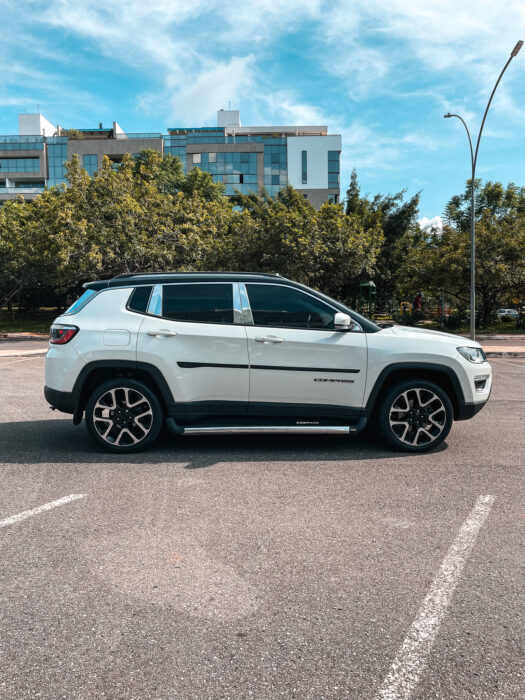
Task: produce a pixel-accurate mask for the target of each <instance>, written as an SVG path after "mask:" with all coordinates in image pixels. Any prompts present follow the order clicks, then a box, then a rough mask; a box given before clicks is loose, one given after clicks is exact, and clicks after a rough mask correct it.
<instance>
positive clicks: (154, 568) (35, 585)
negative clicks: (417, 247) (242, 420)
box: [0, 358, 525, 700]
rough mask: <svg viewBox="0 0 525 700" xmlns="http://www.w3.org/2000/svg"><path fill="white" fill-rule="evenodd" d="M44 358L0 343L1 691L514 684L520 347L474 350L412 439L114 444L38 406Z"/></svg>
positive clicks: (519, 680) (522, 417) (521, 622)
mask: <svg viewBox="0 0 525 700" xmlns="http://www.w3.org/2000/svg"><path fill="white" fill-rule="evenodd" d="M43 364H44V361H43V358H24V359H22V358H17V359H15V358H2V359H0V397H1V402H0V474H1V489H0V549H1V559H0V630H1V632H0V697H1V698H2V699H5V700H11V699H12V698H16V699H17V700H19V699H25V698H53V699H59V698H60V699H61V698H64V699H66V698H67V699H68V700H72V699H76V698H97V699H98V698H137V699H138V698H140V699H142V698H166V699H167V698H182V699H184V700H186V699H188V700H190V699H196V700H197V699H198V700H201V699H204V698H213V699H216V698H231V699H235V700H237V699H244V698H257V699H266V698H272V699H273V698H301V699H303V698H307V699H312V700H314V699H315V700H320V699H323V698H326V699H328V698H330V699H333V698H358V699H361V698H370V699H371V700H373V699H374V698H379V697H380V698H382V700H384V699H386V698H390V699H391V700H396V699H398V698H408V697H411V698H414V699H415V700H422V699H423V698H424V699H427V698H433V699H434V698H435V699H438V698H439V699H444V698H447V699H453V700H461V699H463V698H469V700H470V699H471V698H487V699H489V698H490V699H491V700H493V699H494V700H501V699H502V698H509V699H511V698H512V699H513V700H515V699H516V698H519V697H524V696H525V656H524V649H525V608H524V593H525V555H524V552H525V498H524V497H525V485H524V478H523V468H524V454H525V361H524V360H520V359H513V360H510V359H508V360H507V359H505V360H499V359H498V360H493V367H494V369H495V374H496V381H495V388H494V390H493V394H492V397H491V400H490V402H489V404H488V406H487V407H486V408H485V409H484V410H483V411H482V412H481V413H480V414H478V416H476V417H475V418H474V419H473V420H471V421H467V422H463V423H457V424H455V426H454V427H453V429H452V432H451V434H450V436H449V438H448V440H447V443H446V444H445V445H444V446H442V448H441V449H440V450H439V451H438V452H436V453H434V454H428V455H424V456H412V455H403V454H398V453H393V452H391V451H389V450H388V449H386V448H385V447H384V446H383V445H382V444H381V443H378V442H376V441H375V440H374V439H373V438H371V437H368V438H363V437H359V438H357V437H356V438H353V439H352V438H342V437H332V436H324V437H320V436H317V437H304V436H294V437H291V436H289V437H278V438H277V437H274V438H271V439H269V438H268V437H267V436H265V437H260V438H258V437H257V438H253V437H247V436H245V437H235V436H231V437H221V438H216V437H206V438H202V437H187V438H179V439H176V438H174V437H171V436H169V435H166V436H164V437H163V438H162V439H161V441H160V442H159V444H158V446H157V447H155V448H154V449H153V450H151V451H150V452H147V453H144V454H139V455H136V456H133V457H127V458H126V457H119V456H113V455H109V454H107V453H104V452H102V451H99V449H98V448H96V447H95V446H94V445H93V444H92V443H91V441H90V440H89V438H88V436H87V434H86V431H85V427H84V426H83V425H81V426H79V427H74V426H73V425H72V423H71V420H70V418H68V417H66V416H63V415H61V414H58V413H52V412H51V411H50V410H49V408H48V406H47V405H46V402H45V400H44V398H43V395H42V385H43ZM72 494H77V495H83V497H82V498H78V499H77V500H71V501H70V502H67V503H63V504H62V505H57V506H56V507H54V508H52V509H50V510H46V511H44V512H38V513H32V514H29V515H28V517H26V518H25V519H23V520H19V521H13V519H12V516H14V515H17V514H20V513H23V512H25V511H31V510H32V509H35V508H38V507H40V506H42V505H44V504H48V503H54V502H55V501H56V500H57V499H61V498H63V497H65V496H70V495H72ZM480 496H492V497H494V500H493V502H492V501H490V506H487V512H486V513H485V515H486V519H485V520H484V522H482V521H481V520H479V521H478V523H477V526H476V527H477V530H475V529H473V526H472V523H470V521H469V517H473V516H472V513H473V508H474V505H475V504H476V503H477V501H478V499H479V497H480ZM469 514H470V516H469ZM2 523H4V524H2ZM469 523H470V524H469ZM465 524H466V525H465ZM462 526H463V527H462ZM469 528H470V529H469ZM466 537H470V538H471V539H470V544H469V545H468V547H467V545H465V542H466V540H465V538H466ZM462 538H463V539H462ZM462 543H463V544H462ZM461 547H463V549H461ZM450 557H452V559H450ZM447 562H448V563H447ZM450 562H452V563H451V564H450ZM449 564H450V565H449ZM443 567H444V568H443ZM433 582H434V583H433ZM436 586H437V587H438V589H439V590H437V592H436V590H435V588H436ZM447 586H448V588H447ZM433 591H434V593H436V595H435V596H434V598H432V595H433ZM447 591H448V593H447ZM429 596H430V599H429V598H428V597H429ZM447 596H448V597H447ZM426 597H427V598H426ZM429 600H430V602H428V601H429ZM415 621H416V623H417V624H416V628H414V622H415ZM418 626H419V627H418ZM414 629H416V633H417V630H418V629H419V642H417V641H416V642H414V641H413V635H414V634H415V632H414ZM411 635H412V636H411ZM429 635H430V637H431V638H432V639H434V638H435V641H434V644H433V646H432V645H430V644H429V643H428V639H429ZM406 638H408V640H409V642H410V644H412V646H411V647H410V648H409V650H408V652H407V651H406V643H405V646H403V642H404V640H406ZM411 639H412V641H410V640H411ZM410 644H409V646H410ZM403 650H404V651H403ZM407 653H408V656H407ZM396 658H398V659H400V664H401V667H403V668H405V670H406V669H407V668H408V674H409V675H408V680H407V681H406V683H404V684H401V686H398V687H397V688H391V687H388V679H389V673H390V671H391V667H392V663H393V661H394V659H396ZM401 670H403V669H401ZM398 672H400V671H399V669H398ZM414 678H415V681H416V682H413V681H414ZM405 680H406V679H405ZM385 683H386V684H387V685H386V686H385ZM381 688H382V689H383V690H380V689H381ZM389 693H390V694H389Z"/></svg>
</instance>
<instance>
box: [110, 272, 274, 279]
mask: <svg viewBox="0 0 525 700" xmlns="http://www.w3.org/2000/svg"><path fill="white" fill-rule="evenodd" d="M150 275H151V276H153V275H259V276H263V277H282V275H280V274H279V273H278V272H254V271H253V270H252V271H249V272H242V271H232V270H175V271H167V272H126V273H125V274H123V275H115V276H114V277H112V278H111V279H114V280H117V279H126V278H127V277H146V276H150Z"/></svg>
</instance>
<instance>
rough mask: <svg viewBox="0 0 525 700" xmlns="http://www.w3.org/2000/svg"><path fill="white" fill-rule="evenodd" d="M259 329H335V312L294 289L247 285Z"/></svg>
mask: <svg viewBox="0 0 525 700" xmlns="http://www.w3.org/2000/svg"><path fill="white" fill-rule="evenodd" d="M246 288H247V290H248V296H249V298H250V306H251V307H252V314H253V322H254V324H255V325H256V326H274V327H279V326H281V327H283V328H333V327H334V315H335V313H336V312H335V310H334V309H332V308H330V307H329V306H327V305H326V304H324V303H323V302H322V301H319V300H318V299H315V298H314V297H311V296H309V295H308V294H303V292H300V291H298V290H297V289H292V288H291V287H284V286H280V285H273V284H247V285H246Z"/></svg>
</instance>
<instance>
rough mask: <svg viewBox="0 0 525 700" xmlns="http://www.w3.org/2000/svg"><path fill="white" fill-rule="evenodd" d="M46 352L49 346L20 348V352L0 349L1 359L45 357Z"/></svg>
mask: <svg viewBox="0 0 525 700" xmlns="http://www.w3.org/2000/svg"><path fill="white" fill-rule="evenodd" d="M46 353H47V348H46V349H45V350H19V351H18V352H11V351H10V350H0V359H1V358H3V357H40V356H42V357H43V356H44V355H45V354H46Z"/></svg>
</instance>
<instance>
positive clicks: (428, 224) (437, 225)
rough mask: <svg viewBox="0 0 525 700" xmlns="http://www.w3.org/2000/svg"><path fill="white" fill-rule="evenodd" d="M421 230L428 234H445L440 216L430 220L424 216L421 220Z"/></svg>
mask: <svg viewBox="0 0 525 700" xmlns="http://www.w3.org/2000/svg"><path fill="white" fill-rule="evenodd" d="M419 228H420V229H421V230H422V231H426V232H427V233H439V234H440V233H442V232H443V219H442V218H441V217H440V216H433V217H432V218H431V219H429V218H428V217H427V216H424V217H423V218H422V219H420V220H419Z"/></svg>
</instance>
